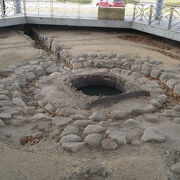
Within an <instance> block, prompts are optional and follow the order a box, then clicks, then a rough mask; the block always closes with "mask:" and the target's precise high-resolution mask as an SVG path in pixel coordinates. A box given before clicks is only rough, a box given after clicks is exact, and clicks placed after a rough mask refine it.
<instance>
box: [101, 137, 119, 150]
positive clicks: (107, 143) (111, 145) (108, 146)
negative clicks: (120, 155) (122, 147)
mask: <svg viewBox="0 0 180 180" xmlns="http://www.w3.org/2000/svg"><path fill="white" fill-rule="evenodd" d="M101 145H102V147H103V149H105V150H114V149H116V148H117V146H118V145H117V143H116V142H114V141H112V140H111V139H104V140H102V141H101Z"/></svg>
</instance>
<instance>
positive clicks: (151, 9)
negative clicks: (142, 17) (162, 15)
mask: <svg viewBox="0 0 180 180" xmlns="http://www.w3.org/2000/svg"><path fill="white" fill-rule="evenodd" d="M152 13H153V5H151V6H150V12H149V21H148V24H149V25H150V24H151V22H152Z"/></svg>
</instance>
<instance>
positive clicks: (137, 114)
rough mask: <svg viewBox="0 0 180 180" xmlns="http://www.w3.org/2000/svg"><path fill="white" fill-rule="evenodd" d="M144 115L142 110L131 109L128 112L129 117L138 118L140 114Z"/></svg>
mask: <svg viewBox="0 0 180 180" xmlns="http://www.w3.org/2000/svg"><path fill="white" fill-rule="evenodd" d="M143 113H144V110H143V109H133V110H132V111H131V112H130V115H131V116H139V115H141V114H143Z"/></svg>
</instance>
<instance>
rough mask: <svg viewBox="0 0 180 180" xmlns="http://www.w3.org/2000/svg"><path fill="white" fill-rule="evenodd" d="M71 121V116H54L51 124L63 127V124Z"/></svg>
mask: <svg viewBox="0 0 180 180" xmlns="http://www.w3.org/2000/svg"><path fill="white" fill-rule="evenodd" d="M71 122H73V121H72V119H71V118H66V117H55V118H54V119H53V124H54V125H55V126H57V127H58V128H61V127H63V126H64V125H67V124H69V123H71Z"/></svg>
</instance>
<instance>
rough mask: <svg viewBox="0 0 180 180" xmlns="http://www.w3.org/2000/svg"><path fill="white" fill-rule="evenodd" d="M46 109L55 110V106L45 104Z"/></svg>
mask: <svg viewBox="0 0 180 180" xmlns="http://www.w3.org/2000/svg"><path fill="white" fill-rule="evenodd" d="M44 108H45V109H46V110H48V111H49V112H50V113H52V112H54V111H55V108H54V106H53V105H52V104H46V105H45V107H44Z"/></svg>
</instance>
